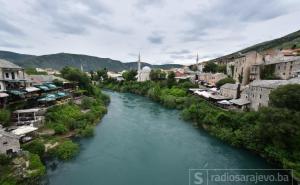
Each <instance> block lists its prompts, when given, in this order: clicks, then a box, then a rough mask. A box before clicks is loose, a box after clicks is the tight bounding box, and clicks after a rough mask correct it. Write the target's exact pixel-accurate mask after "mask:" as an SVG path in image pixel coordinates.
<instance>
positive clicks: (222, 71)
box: [217, 65, 227, 74]
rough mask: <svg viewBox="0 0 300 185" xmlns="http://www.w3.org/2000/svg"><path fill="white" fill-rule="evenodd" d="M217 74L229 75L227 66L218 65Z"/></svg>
mask: <svg viewBox="0 0 300 185" xmlns="http://www.w3.org/2000/svg"><path fill="white" fill-rule="evenodd" d="M217 72H219V73H224V74H227V66H226V65H218V67H217Z"/></svg>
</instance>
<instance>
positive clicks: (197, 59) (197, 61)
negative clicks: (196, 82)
mask: <svg viewBox="0 0 300 185" xmlns="http://www.w3.org/2000/svg"><path fill="white" fill-rule="evenodd" d="M198 64H199V55H198V53H197V58H196V67H197V71H198V69H199V66H198Z"/></svg>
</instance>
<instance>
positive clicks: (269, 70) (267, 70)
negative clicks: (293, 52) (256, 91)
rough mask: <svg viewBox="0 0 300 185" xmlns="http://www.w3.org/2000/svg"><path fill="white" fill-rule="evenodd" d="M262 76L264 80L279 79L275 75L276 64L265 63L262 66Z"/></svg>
mask: <svg viewBox="0 0 300 185" xmlns="http://www.w3.org/2000/svg"><path fill="white" fill-rule="evenodd" d="M260 78H261V79H262V80H276V79H279V78H278V77H276V76H275V65H265V66H263V67H261V70H260Z"/></svg>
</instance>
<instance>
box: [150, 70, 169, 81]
mask: <svg viewBox="0 0 300 185" xmlns="http://www.w3.org/2000/svg"><path fill="white" fill-rule="evenodd" d="M150 79H151V80H153V81H160V80H165V79H166V73H165V72H164V71H162V70H160V69H154V70H151V72H150Z"/></svg>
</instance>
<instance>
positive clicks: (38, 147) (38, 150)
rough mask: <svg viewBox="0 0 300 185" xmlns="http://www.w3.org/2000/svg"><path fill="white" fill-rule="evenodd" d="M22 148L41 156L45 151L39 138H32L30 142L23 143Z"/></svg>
mask: <svg viewBox="0 0 300 185" xmlns="http://www.w3.org/2000/svg"><path fill="white" fill-rule="evenodd" d="M23 147H24V149H25V150H27V151H29V152H30V153H33V154H38V155H39V156H41V157H42V156H43V155H44V153H45V145H44V144H43V143H42V142H41V141H40V140H34V141H32V142H30V143H27V144H25V145H24V146H23Z"/></svg>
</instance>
